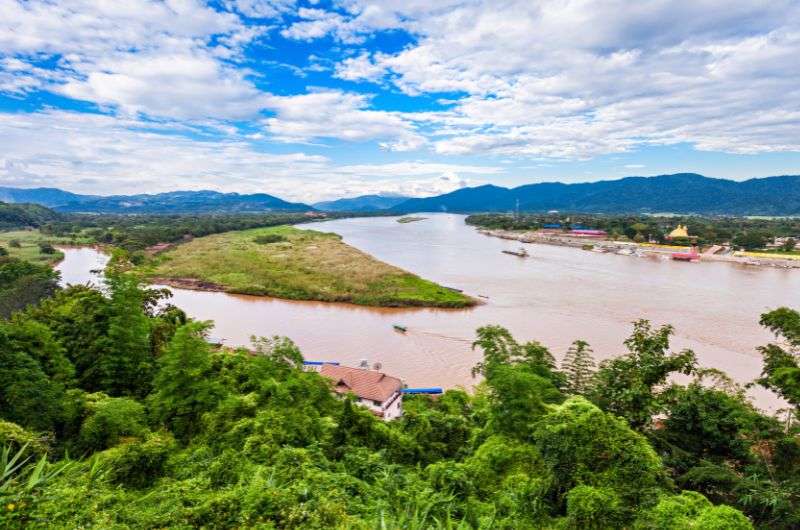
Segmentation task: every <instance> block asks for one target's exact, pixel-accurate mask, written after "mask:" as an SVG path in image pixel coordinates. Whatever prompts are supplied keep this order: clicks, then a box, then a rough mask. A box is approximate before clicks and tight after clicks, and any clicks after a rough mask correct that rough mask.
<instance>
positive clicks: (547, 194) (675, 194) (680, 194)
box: [0, 173, 800, 216]
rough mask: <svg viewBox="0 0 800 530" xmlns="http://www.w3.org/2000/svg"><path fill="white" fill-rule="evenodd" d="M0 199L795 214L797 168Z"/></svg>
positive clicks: (169, 205)
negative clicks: (301, 199) (418, 186)
mask: <svg viewBox="0 0 800 530" xmlns="http://www.w3.org/2000/svg"><path fill="white" fill-rule="evenodd" d="M0 201H4V202H9V203H22V202H24V203H34V204H40V205H42V206H47V207H49V208H53V209H54V210H57V211H60V212H81V213H132V214H140V213H151V214H157V213H249V212H267V211H290V212H298V211H300V212H302V211H311V210H314V209H317V210H322V211H332V212H333V211H335V212H386V213H398V214H399V213H412V212H454V213H470V212H509V211H514V210H517V209H519V210H520V211H526V212H543V211H548V210H560V211H564V212H586V213H681V214H692V213H694V214H719V215H771V216H778V215H800V175H784V176H776V177H764V178H754V179H750V180H745V181H741V182H737V181H733V180H727V179H720V178H709V177H704V176H703V175H698V174H696V173H678V174H674V175H659V176H655V177H626V178H623V179H618V180H606V181H599V182H587V183H581V184H564V183H560V182H550V183H541V184H527V185H524V186H518V187H515V188H503V187H500V186H493V185H485V186H478V187H473V188H461V189H459V190H456V191H453V192H450V193H445V194H443V195H437V196H435V197H426V198H408V197H402V196H397V195H388V194H386V195H362V196H359V197H351V198H343V199H339V200H335V201H325V202H319V203H316V204H314V205H313V206H309V205H307V204H303V203H294V202H288V201H285V200H283V199H280V198H278V197H275V196H273V195H267V194H266V193H254V194H239V193H220V192H216V191H207V190H206V191H174V192H168V193H158V194H153V195H148V194H140V195H113V196H100V195H79V194H75V193H70V192H68V191H63V190H60V189H57V188H32V189H22V188H8V187H0Z"/></svg>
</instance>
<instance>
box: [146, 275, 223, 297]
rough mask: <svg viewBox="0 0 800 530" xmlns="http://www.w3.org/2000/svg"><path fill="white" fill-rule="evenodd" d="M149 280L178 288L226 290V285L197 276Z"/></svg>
mask: <svg viewBox="0 0 800 530" xmlns="http://www.w3.org/2000/svg"><path fill="white" fill-rule="evenodd" d="M148 282H149V283H151V284H154V285H166V286H167V287H175V288H176V289H189V290H191V291H209V292H216V293H224V292H226V289H225V287H223V286H222V285H218V284H216V283H212V282H207V281H204V280H198V279H197V278H159V277H153V278H148Z"/></svg>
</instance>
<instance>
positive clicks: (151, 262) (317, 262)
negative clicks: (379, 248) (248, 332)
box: [137, 226, 476, 308]
mask: <svg viewBox="0 0 800 530" xmlns="http://www.w3.org/2000/svg"><path fill="white" fill-rule="evenodd" d="M158 250H159V251H158V252H153V253H151V255H150V256H149V257H148V258H147V259H146V260H145V262H144V263H143V264H141V265H139V266H138V267H137V270H139V271H140V272H142V273H143V274H144V276H145V277H146V278H147V279H148V280H149V281H151V282H153V283H162V284H165V285H169V286H173V287H182V288H189V289H197V290H209V291H224V292H228V293H236V294H251V295H260V296H273V297H277V298H285V299H290V300H316V301H323V302H347V303H352V304H359V305H368V306H381V307H442V308H464V307H469V306H472V305H475V303H476V301H475V300H474V299H472V298H470V297H469V296H466V295H464V294H462V293H461V292H459V291H457V290H455V289H452V288H448V287H444V286H441V285H438V284H436V283H434V282H431V281H428V280H425V279H423V278H420V277H418V276H416V275H414V274H411V273H409V272H407V271H404V270H402V269H400V268H397V267H394V266H392V265H389V264H387V263H384V262H382V261H379V260H377V259H375V258H373V257H372V256H370V255H369V254H366V253H364V252H361V251H360V250H358V249H356V248H353V247H351V246H350V245H348V244H346V243H344V242H343V241H342V238H341V236H339V235H337V234H333V233H326V232H319V231H316V230H301V229H299V228H295V227H291V226H276V227H266V228H255V229H250V230H240V231H233V232H225V233H221V234H214V235H209V236H205V237H199V238H195V239H193V240H191V241H187V242H184V243H180V244H177V245H174V246H169V247H166V248H163V249H158Z"/></svg>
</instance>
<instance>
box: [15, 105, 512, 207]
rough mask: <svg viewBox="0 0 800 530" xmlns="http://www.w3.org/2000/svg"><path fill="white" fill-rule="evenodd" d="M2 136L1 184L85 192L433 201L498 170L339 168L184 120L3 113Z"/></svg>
mask: <svg viewBox="0 0 800 530" xmlns="http://www.w3.org/2000/svg"><path fill="white" fill-rule="evenodd" d="M187 132H192V133H195V134H192V135H186V134H185V133H187ZM0 137H2V138H3V151H2V153H0V183H2V184H3V185H9V186H22V187H33V186H56V187H61V188H65V189H69V190H72V191H76V192H83V193H102V194H111V193H141V192H142V191H143V190H147V191H148V192H149V193H155V192H160V191H169V190H176V189H218V190H222V191H231V190H236V191H240V192H266V193H272V194H275V195H278V196H280V197H284V198H287V199H290V200H299V201H306V202H311V201H316V200H320V199H327V198H331V197H341V196H343V195H346V194H350V193H352V194H365V193H378V192H387V191H388V192H396V193H402V194H408V195H430V194H435V193H439V192H442V191H450V190H452V189H455V188H456V187H458V186H460V185H462V184H463V183H465V182H475V181H476V180H477V181H478V182H482V181H483V179H484V178H486V177H487V176H491V175H496V174H499V173H501V170H499V169H497V168H494V167H491V166H481V165H459V164H443V163H432V162H425V161H416V162H398V163H386V164H336V163H334V162H333V161H331V160H330V159H329V158H327V157H324V156H319V155H309V154H305V153H302V152H294V153H281V154H275V153H268V152H264V151H262V150H260V149H259V144H258V143H252V142H250V141H247V140H245V139H227V140H219V139H213V138H205V139H203V138H202V136H201V135H198V134H197V131H187V130H186V129H185V126H183V125H181V124H178V123H166V122H155V123H154V122H150V121H142V120H139V119H135V118H121V117H114V116H108V115H100V114H88V113H77V112H67V111H55V110H50V111H45V112H37V113H28V114H23V113H15V114H9V113H0ZM442 177H447V178H446V179H445V180H443V179H442Z"/></svg>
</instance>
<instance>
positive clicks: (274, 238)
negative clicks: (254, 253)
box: [253, 234, 288, 245]
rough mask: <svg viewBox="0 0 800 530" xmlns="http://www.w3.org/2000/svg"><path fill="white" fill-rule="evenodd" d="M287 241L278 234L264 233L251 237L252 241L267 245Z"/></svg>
mask: <svg viewBox="0 0 800 530" xmlns="http://www.w3.org/2000/svg"><path fill="white" fill-rule="evenodd" d="M285 241H288V239H286V237H285V236H282V235H280V234H264V235H263V236H258V237H255V238H253V242H254V243H258V244H259V245H268V244H270V243H283V242H285Z"/></svg>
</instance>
